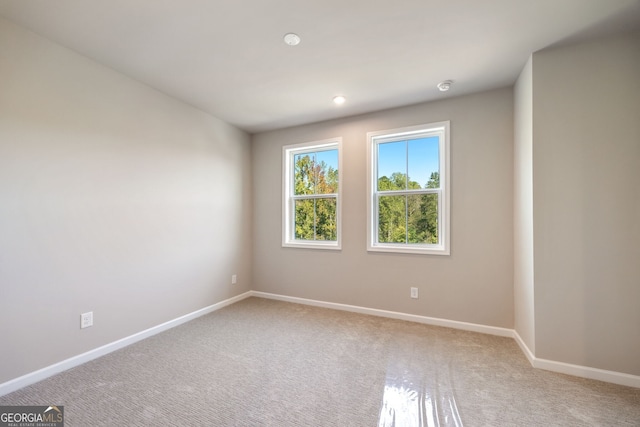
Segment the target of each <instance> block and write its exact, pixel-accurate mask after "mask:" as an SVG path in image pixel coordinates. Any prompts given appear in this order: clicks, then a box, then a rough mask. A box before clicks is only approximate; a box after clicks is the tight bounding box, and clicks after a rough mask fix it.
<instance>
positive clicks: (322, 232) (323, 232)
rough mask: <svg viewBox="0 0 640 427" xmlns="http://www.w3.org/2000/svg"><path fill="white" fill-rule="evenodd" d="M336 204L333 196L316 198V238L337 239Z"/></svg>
mask: <svg viewBox="0 0 640 427" xmlns="http://www.w3.org/2000/svg"><path fill="white" fill-rule="evenodd" d="M336 206H337V201H336V199H335V198H330V199H316V236H315V237H316V240H330V241H336V240H337V239H338V223H337V221H336Z"/></svg>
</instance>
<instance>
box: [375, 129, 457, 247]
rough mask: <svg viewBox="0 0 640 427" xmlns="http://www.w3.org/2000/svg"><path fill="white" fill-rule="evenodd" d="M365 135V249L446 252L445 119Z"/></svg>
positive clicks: (447, 155) (446, 182) (447, 224)
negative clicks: (366, 174)
mask: <svg viewBox="0 0 640 427" xmlns="http://www.w3.org/2000/svg"><path fill="white" fill-rule="evenodd" d="M367 136H368V140H369V146H368V153H369V195H368V205H369V206H368V207H369V217H368V221H367V224H368V245H367V247H368V250H370V251H385V252H409V253H424V254H440V255H447V254H449V188H448V182H449V179H448V178H449V140H448V138H449V122H441V123H434V124H430V125H423V126H412V127H410V128H403V129H394V130H389V131H381V132H371V133H369V134H368V135H367Z"/></svg>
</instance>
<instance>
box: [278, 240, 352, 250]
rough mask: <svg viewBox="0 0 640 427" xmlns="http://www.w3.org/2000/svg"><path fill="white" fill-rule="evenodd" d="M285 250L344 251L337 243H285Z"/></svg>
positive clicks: (283, 245)
mask: <svg viewBox="0 0 640 427" xmlns="http://www.w3.org/2000/svg"><path fill="white" fill-rule="evenodd" d="M282 247H283V248H300V249H321V250H330V251H339V250H342V246H341V245H340V244H339V243H336V242H314V243H311V242H285V243H283V244H282Z"/></svg>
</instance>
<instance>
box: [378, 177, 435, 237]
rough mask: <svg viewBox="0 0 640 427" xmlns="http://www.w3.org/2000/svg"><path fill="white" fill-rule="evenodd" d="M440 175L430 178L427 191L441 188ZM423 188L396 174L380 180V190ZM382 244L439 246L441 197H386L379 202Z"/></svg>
mask: <svg viewBox="0 0 640 427" xmlns="http://www.w3.org/2000/svg"><path fill="white" fill-rule="evenodd" d="M439 187H440V175H439V173H438V172H434V173H432V174H431V177H430V179H429V181H428V182H427V183H426V185H425V187H424V188H439ZM420 188H422V187H420V184H419V183H417V182H415V181H411V180H410V179H409V177H407V176H406V175H405V174H402V173H399V172H394V173H393V174H392V175H391V178H389V177H387V176H383V177H380V178H379V179H378V190H379V191H389V190H407V189H408V190H415V189H420ZM378 241H379V242H380V243H422V244H424V243H426V244H437V243H438V195H437V194H415V195H385V196H380V197H379V198H378Z"/></svg>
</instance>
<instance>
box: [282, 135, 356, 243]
mask: <svg viewBox="0 0 640 427" xmlns="http://www.w3.org/2000/svg"><path fill="white" fill-rule="evenodd" d="M335 149H337V150H338V192H337V193H332V194H319V195H317V196H312V197H300V196H295V195H294V167H295V164H294V158H295V156H296V155H298V154H304V153H312V152H318V151H329V150H335ZM342 169H343V167H342V138H341V137H337V138H330V139H325V140H321V141H313V142H304V143H301V144H292V145H285V146H284V147H282V195H283V197H282V246H283V247H291V248H310V249H333V250H340V249H342V202H341V200H340V199H341V198H340V195H341V194H342ZM314 197H317V198H327V197H334V198H335V199H336V240H335V241H326V240H300V239H296V238H295V221H294V218H295V212H294V210H295V200H296V199H299V198H314Z"/></svg>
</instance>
